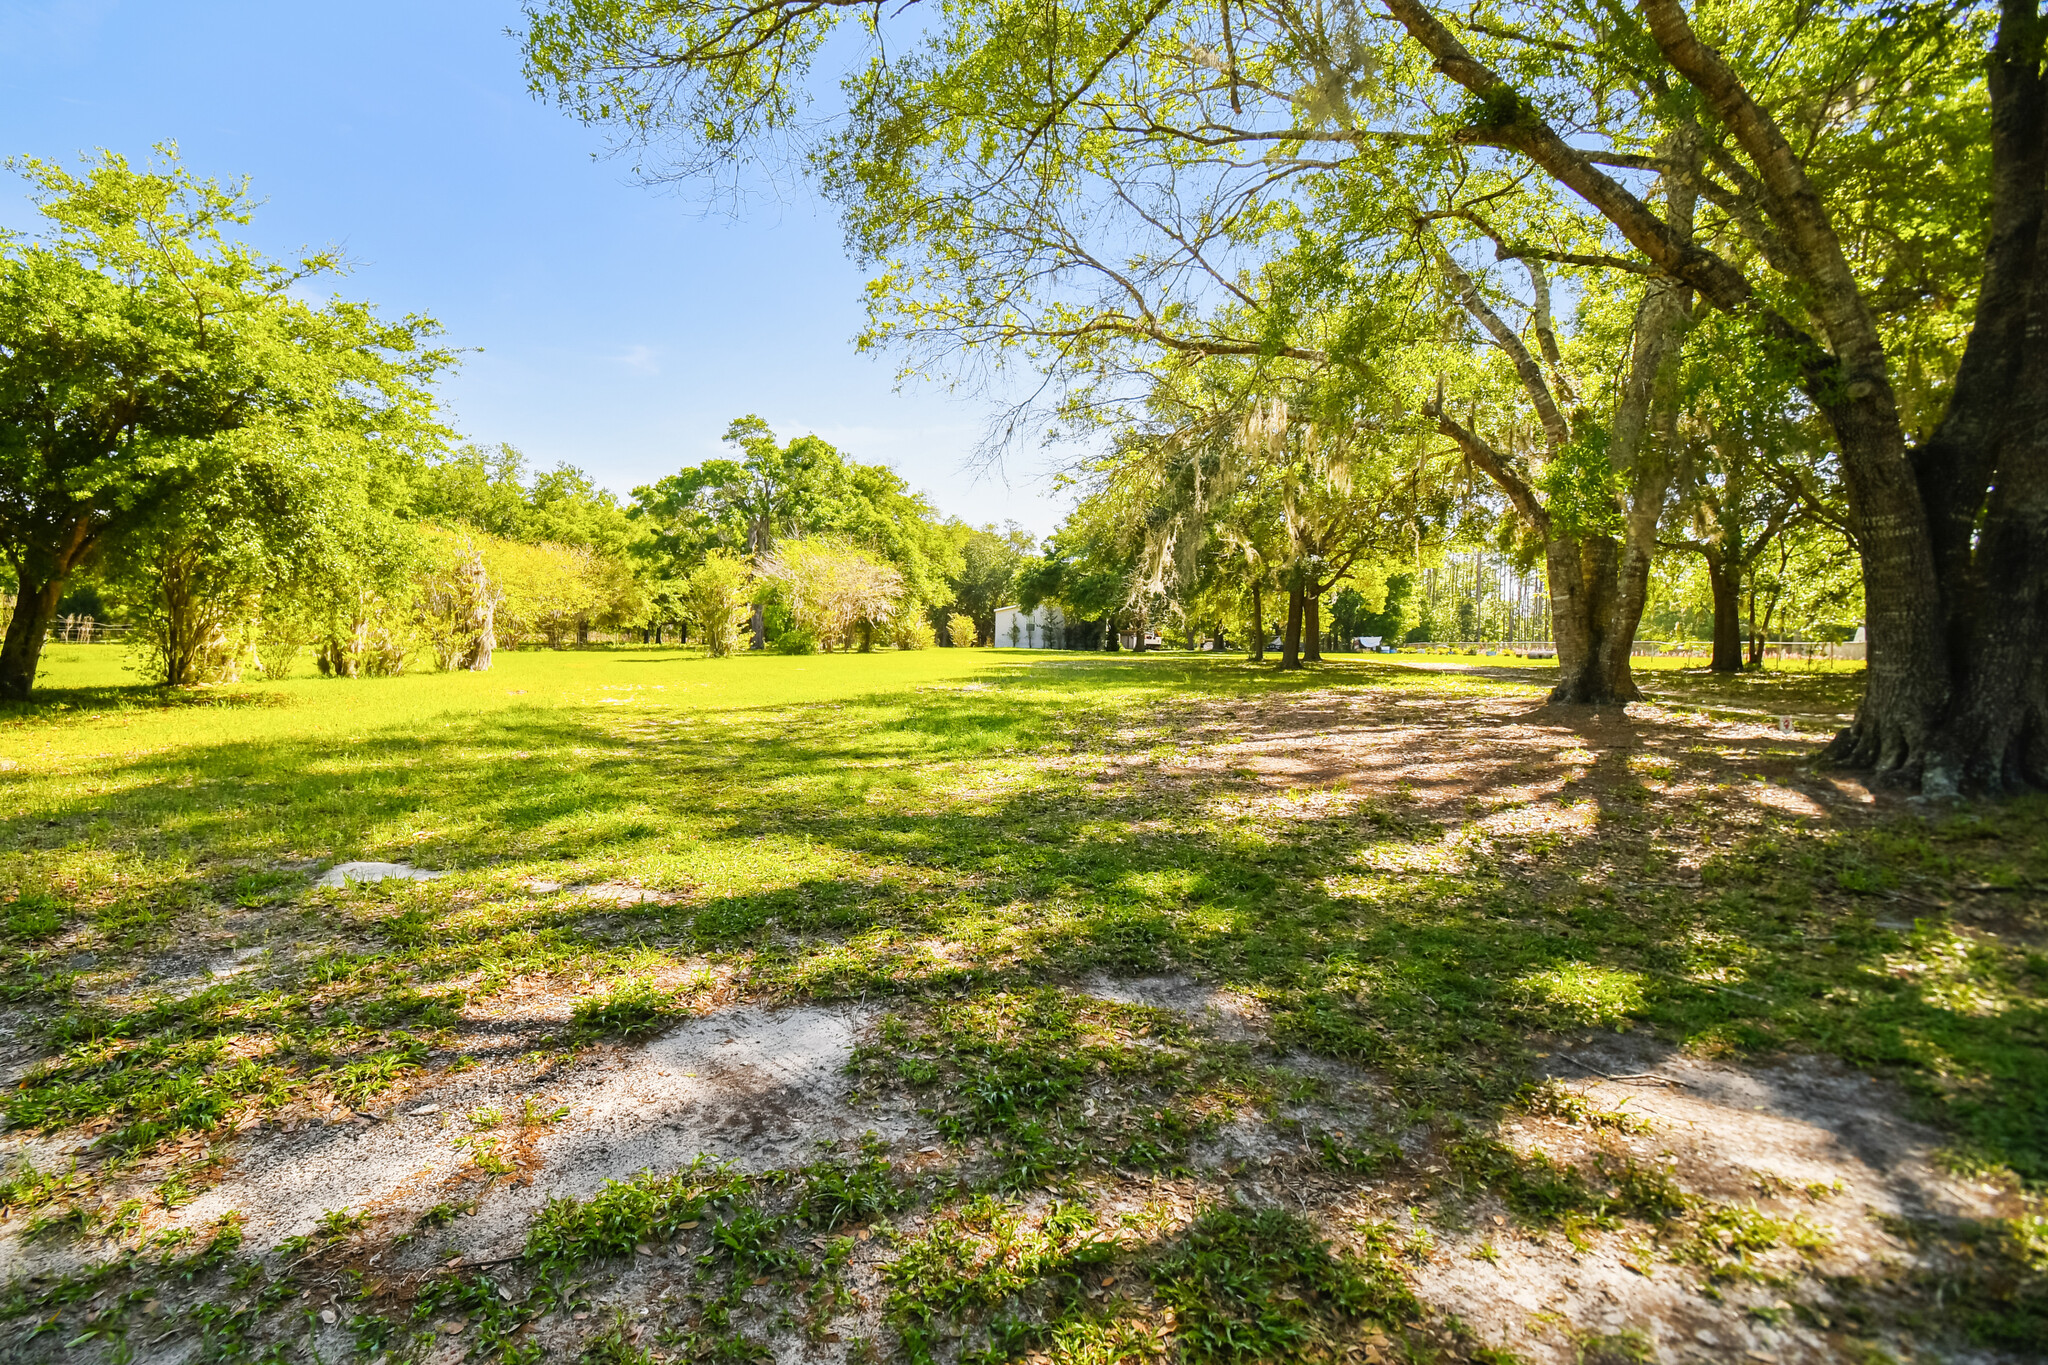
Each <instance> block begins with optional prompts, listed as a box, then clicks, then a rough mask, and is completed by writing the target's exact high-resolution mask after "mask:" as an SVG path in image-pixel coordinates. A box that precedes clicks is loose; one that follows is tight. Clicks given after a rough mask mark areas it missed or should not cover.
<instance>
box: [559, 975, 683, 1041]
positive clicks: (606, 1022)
mask: <svg viewBox="0 0 2048 1365" xmlns="http://www.w3.org/2000/svg"><path fill="white" fill-rule="evenodd" d="M678 1017H679V1016H678V1015H677V1013H676V992H675V991H673V990H670V989H665V988H663V987H661V986H657V985H655V984H654V983H653V982H652V981H649V980H646V979H644V978H639V979H634V978H629V979H627V980H624V981H620V982H618V983H616V984H614V985H612V986H611V987H610V988H608V989H607V990H606V992H605V993H604V994H603V995H601V996H597V997H595V998H593V999H588V1000H579V1001H577V1002H576V1007H575V1008H574V1009H573V1010H571V1011H570V1014H569V1025H570V1028H571V1030H572V1031H573V1033H574V1034H575V1035H576V1037H577V1038H578V1039H579V1040H580V1041H589V1040H592V1039H597V1038H637V1037H641V1036H643V1035H646V1034H649V1033H658V1032H660V1031H661V1030H662V1029H663V1028H666V1027H667V1026H668V1025H669V1024H670V1023H672V1022H674V1021H675V1020H676V1019H677V1018H678Z"/></svg>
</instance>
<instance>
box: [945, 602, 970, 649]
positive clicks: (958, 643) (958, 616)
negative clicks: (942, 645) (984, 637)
mask: <svg viewBox="0 0 2048 1365" xmlns="http://www.w3.org/2000/svg"><path fill="white" fill-rule="evenodd" d="M946 643H947V644H949V645H951V646H953V648H955V649H965V648H967V646H969V645H971V644H973V643H974V618H973V617H972V616H969V615H967V614H966V613H965V612H958V611H956V612H954V613H953V614H952V615H950V616H948V617H947V618H946Z"/></svg>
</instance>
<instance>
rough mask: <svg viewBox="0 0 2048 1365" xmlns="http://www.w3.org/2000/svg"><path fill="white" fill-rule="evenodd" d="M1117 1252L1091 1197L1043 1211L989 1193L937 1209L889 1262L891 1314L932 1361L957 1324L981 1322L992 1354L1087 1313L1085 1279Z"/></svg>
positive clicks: (909, 1344) (1043, 1337)
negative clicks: (1087, 1202) (1035, 1213)
mask: <svg viewBox="0 0 2048 1365" xmlns="http://www.w3.org/2000/svg"><path fill="white" fill-rule="evenodd" d="M1115 1257H1116V1243H1115V1242H1114V1241H1111V1240H1110V1239H1108V1238H1106V1237H1104V1236H1103V1235H1102V1234H1101V1232H1100V1231H1099V1230H1098V1228H1097V1226H1096V1219H1095V1216H1094V1215H1093V1214H1091V1213H1090V1212H1089V1211H1088V1210H1087V1209H1086V1208H1085V1207H1083V1206H1079V1205H1074V1204H1062V1203H1058V1202H1055V1203H1053V1204H1051V1205H1049V1206H1048V1207H1047V1208H1046V1209H1045V1210H1044V1212H1043V1214H1042V1216H1040V1217H1036V1218H1034V1217H1032V1216H1031V1215H1029V1214H1027V1213H1026V1212H1025V1211H1024V1210H1023V1209H1022V1208H1019V1207H1018V1206H1016V1205H1014V1204H1010V1203H1007V1202H1005V1201H1003V1200H1000V1199H997V1198H995V1197H993V1196H991V1195H981V1196H978V1197H976V1198H974V1199H972V1200H969V1201H968V1202H967V1203H966V1204H964V1205H963V1206H961V1207H958V1208H954V1209H949V1210H946V1211H945V1212H944V1213H942V1214H940V1215H939V1216H937V1217H936V1218H934V1219H933V1220H932V1225H931V1227H930V1228H929V1229H928V1230H927V1231H926V1232H925V1233H924V1234H923V1235H921V1236H918V1237H915V1238H911V1239H909V1240H908V1241H907V1242H906V1243H905V1244H904V1245H903V1246H902V1249H901V1251H900V1253H899V1254H898V1255H897V1256H896V1257H895V1258H894V1259H893V1260H891V1261H889V1262H888V1263H887V1264H886V1265H884V1266H883V1268H882V1278H883V1281H884V1282H885V1283H886V1284H887V1285H888V1286H889V1297H888V1300H887V1303H886V1305H885V1307H884V1314H885V1317H886V1320H887V1321H888V1323H889V1325H890V1326H892V1327H894V1328H895V1329H896V1331H897V1333H898V1335H899V1337H900V1338H901V1340H902V1344H903V1349H904V1353H905V1354H906V1355H907V1356H908V1357H909V1358H910V1359H911V1360H913V1361H925V1362H929V1361H931V1360H932V1359H933V1358H934V1351H935V1349H936V1348H937V1347H938V1345H939V1344H940V1342H941V1341H942V1340H943V1339H944V1337H945V1336H946V1335H947V1334H948V1328H949V1327H950V1328H951V1329H953V1333H955V1334H957V1332H958V1330H959V1329H960V1328H961V1327H963V1326H966V1325H968V1324H972V1323H976V1322H980V1323H983V1324H985V1325H986V1328H987V1331H988V1333H989V1342H990V1347H991V1354H993V1353H994V1351H995V1349H996V1347H997V1344H998V1343H999V1342H1002V1343H1007V1344H1008V1345H1009V1346H1010V1347H1011V1348H1012V1349H1028V1348H1029V1347H1031V1346H1034V1345H1042V1344H1044V1343H1045V1342H1047V1341H1049V1340H1050V1339H1052V1337H1053V1336H1054V1335H1055V1333H1056V1332H1058V1331H1059V1330H1060V1328H1061V1327H1062V1326H1063V1325H1065V1324H1068V1323H1072V1322H1073V1321H1075V1320H1076V1319H1077V1318H1081V1317H1083V1316H1084V1311H1085V1308H1084V1301H1083V1299H1082V1294H1081V1290H1082V1283H1083V1280H1084V1279H1087V1278H1099V1277H1100V1275H1101V1272H1102V1270H1103V1268H1105V1267H1106V1266H1107V1265H1108V1264H1109V1263H1110V1262H1111V1261H1112V1260H1114V1259H1115ZM999 1310H1009V1311H1008V1312H1004V1313H1003V1315H1002V1316H995V1314H996V1313H997V1312H998V1311H999Z"/></svg>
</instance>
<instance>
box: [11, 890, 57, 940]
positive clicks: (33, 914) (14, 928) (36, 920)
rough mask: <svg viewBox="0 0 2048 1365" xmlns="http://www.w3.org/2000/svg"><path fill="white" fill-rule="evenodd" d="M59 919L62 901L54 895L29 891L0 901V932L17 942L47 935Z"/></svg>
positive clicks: (39, 938) (40, 938) (52, 930)
mask: <svg viewBox="0 0 2048 1365" xmlns="http://www.w3.org/2000/svg"><path fill="white" fill-rule="evenodd" d="M63 922H64V920H63V915H62V902H60V901H59V900H57V898H56V897H54V896H48V895H44V894H42V893H40V892H34V891H31V892H25V893H23V894H21V895H17V896H16V897H15V898H14V899H13V900H10V901H7V902H5V903H4V904H0V934H4V935H5V936H6V937H8V938H10V939H13V940H14V941H15V942H17V943H34V942H37V941H39V940H42V939H46V938H49V937H50V936H51V935H53V934H55V933H56V932H57V930H58V928H59V927H61V926H62V924H63Z"/></svg>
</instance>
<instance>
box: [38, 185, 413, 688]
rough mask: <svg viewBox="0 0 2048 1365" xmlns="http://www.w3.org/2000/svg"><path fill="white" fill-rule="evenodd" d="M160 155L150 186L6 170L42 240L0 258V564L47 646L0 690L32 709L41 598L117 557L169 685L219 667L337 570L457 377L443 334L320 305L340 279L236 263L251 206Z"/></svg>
mask: <svg viewBox="0 0 2048 1365" xmlns="http://www.w3.org/2000/svg"><path fill="white" fill-rule="evenodd" d="M164 155H165V158H166V159H165V163H164V164H163V165H162V167H161V168H150V169H142V170H138V169H136V168H135V167H133V166H131V165H130V164H129V163H128V162H127V161H126V160H125V159H123V158H121V157H119V156H117V155H115V154H113V153H105V152H103V153H102V154H101V155H100V156H99V158H98V159H97V160H96V161H94V162H92V163H91V164H89V165H88V167H87V168H86V170H85V172H84V174H82V175H79V174H74V173H72V172H70V171H67V170H65V169H63V168H62V167H60V166H58V165H56V164H54V163H51V162H46V161H39V160H35V159H33V158H24V159H21V160H18V161H16V162H13V163H11V165H12V168H13V169H15V170H17V171H19V172H20V173H22V174H23V175H25V176H26V177H28V178H29V179H30V180H31V181H32V182H33V183H34V185H35V187H36V191H37V195H38V206H39V208H40V210H41V212H42V214H43V217H44V219H45V223H46V231H45V233H44V235H43V236H42V237H40V238H26V237H21V238H12V239H10V240H9V241H7V242H6V243H5V244H4V247H0V337H4V338H5V339H6V344H5V346H4V347H0V352H4V358H0V431H4V432H5V433H7V435H6V438H5V439H4V440H0V489H5V490H6V492H7V497H6V498H5V499H4V504H5V506H6V507H7V508H8V509H11V510H9V511H7V512H5V513H4V514H0V548H4V549H5V552H6V557H7V558H8V560H9V561H10V562H11V563H12V564H13V565H14V566H15V568H16V571H17V575H18V576H19V578H20V582H19V583H18V585H17V586H18V587H19V589H20V599H19V602H18V604H17V607H16V611H17V615H18V616H19V615H21V614H22V613H27V614H28V615H26V616H23V617H22V620H23V622H24V623H25V622H27V621H29V620H31V619H33V620H34V623H35V624H34V631H33V634H24V633H23V632H24V631H26V630H27V629H28V628H27V626H26V625H25V624H24V625H23V626H21V627H18V628H14V629H13V633H12V634H11V635H10V639H13V640H16V641H17V643H16V644H15V645H14V646H13V647H11V648H10V649H9V650H8V652H7V656H6V662H5V667H4V669H0V673H4V676H0V689H4V690H5V691H6V692H7V693H8V694H10V695H13V696H16V697H26V696H27V695H28V693H29V689H30V686H31V683H32V681H33V673H34V650H32V649H29V648H27V647H26V645H27V642H28V641H30V640H34V641H36V642H37V643H39V642H40V638H41V628H42V625H43V623H44V616H43V613H44V612H45V611H46V609H47V607H48V606H49V605H50V604H52V603H53V602H54V600H55V599H54V596H53V595H50V594H49V589H50V588H51V587H53V586H55V585H61V584H62V582H63V581H64V580H65V579H66V578H67V577H68V576H69V575H70V574H72V573H73V572H74V571H76V570H78V569H80V568H81V567H83V566H85V565H86V564H87V563H89V562H90V561H91V560H93V559H94V558H96V557H97V556H99V555H101V554H103V553H109V552H112V553H115V554H117V555H124V556H126V557H123V558H120V559H118V560H117V563H118V564H119V566H120V567H121V569H122V571H123V573H125V574H126V575H127V576H128V577H127V579H126V580H124V581H128V582H130V583H131V585H132V587H131V593H130V595H131V596H132V597H133V599H134V601H135V602H136V603H137V604H138V605H140V606H143V607H147V608H148V610H149V612H150V613H151V614H148V615H145V617H144V618H143V619H142V621H141V624H142V625H143V626H144V627H145V628H146V629H145V630H144V631H143V638H144V639H145V640H146V641H149V642H151V643H150V644H149V646H148V647H149V648H150V649H152V650H153V651H154V653H153V655H152V656H151V657H153V658H154V659H155V661H156V663H155V666H156V667H157V669H158V671H159V672H160V673H162V674H163V675H164V677H165V678H166V679H167V680H169V681H172V682H182V681H190V680H193V670H194V667H195V664H194V659H195V658H197V659H198V660H199V663H198V664H197V665H196V666H197V667H198V670H199V672H200V673H202V674H203V673H205V672H207V671H209V670H211V669H215V668H217V666H218V659H217V657H216V656H218V655H219V654H220V646H219V645H217V644H216V643H214V637H215V636H216V635H217V634H218V633H219V632H220V630H221V628H222V623H223V620H224V619H226V617H225V616H223V615H222V613H229V614H231V613H232V604H234V603H237V602H240V603H246V602H248V601H250V600H252V599H253V598H254V597H255V596H256V595H257V594H259V593H261V592H265V591H286V590H288V586H289V584H290V583H291V582H292V581H294V580H295V579H296V578H298V577H301V576H303V574H304V573H305V572H310V569H311V566H312V565H313V564H314V563H315V562H316V561H319V560H321V559H322V558H323V557H326V558H329V559H331V558H332V557H333V556H334V555H335V554H338V553H340V550H339V548H338V547H340V546H341V545H343V544H344V543H345V542H346V541H348V539H349V538H350V535H351V529H352V526H353V524H354V523H356V522H360V521H361V520H362V519H363V518H364V517H370V518H372V519H374V517H375V516H376V515H377V514H376V512H375V510H374V509H375V507H376V505H377V501H378V499H379V498H380V497H383V496H384V494H383V492H382V490H384V489H387V488H390V487H394V486H395V487H397V488H402V487H403V486H404V476H405V472H406V471H407V470H408V469H409V468H412V467H414V466H416V464H417V462H418V460H419V458H420V455H421V452H422V450H423V449H426V448H431V447H432V446H433V445H435V444H436V443H437V442H438V441H439V440H440V438H441V431H440V428H439V427H437V426H436V425H435V424H434V422H433V410H432V403H431V399H430V397H429V393H428V385H429V384H430V383H431V382H432V380H433V378H434V377H435V375H436V374H438V373H439V372H440V371H441V370H443V369H445V368H446V367H447V365H448V364H449V363H450V362H451V361H452V355H451V353H449V352H447V351H442V350H435V349H431V348H429V347H428V346H427V345H426V342H427V340H428V339H429V338H431V337H432V336H433V335H434V333H435V331H436V330H437V329H436V327H435V324H434V323H433V322H432V321H431V320H429V319H426V318H421V317H407V318H405V319H403V320H401V321H398V322H395V323H394V322H386V321H383V320H381V319H379V318H378V317H377V316H376V314H375V313H374V312H373V311H372V310H371V309H370V308H369V307H367V306H365V305H362V304H356V303H350V302H347V301H344V300H339V299H336V300H333V301H330V302H328V303H325V304H315V303H312V302H308V301H307V299H306V293H307V286H308V284H309V283H310V282H312V281H314V280H317V279H319V278H321V277H323V276H326V275H330V274H333V273H335V272H337V271H338V270H339V269H340V268H341V261H340V258H339V257H338V256H336V255H334V254H333V253H331V252H326V253H319V254H315V255H312V256H308V257H306V258H304V259H302V260H300V261H298V262H296V263H294V264H290V265H287V264H283V263H279V262H274V261H271V260H268V259H266V258H264V257H262V256H260V255H258V254H257V253H255V252H254V251H253V250H251V249H250V248H248V247H247V246H246V245H244V244H242V243H239V242H236V241H234V240H232V239H231V238H230V236H229V233H230V232H231V231H232V230H233V229H235V228H237V227H240V226H243V225H246V224H247V223H248V221H249V215H250V211H251V209H252V208H253V204H254V201H253V200H252V199H251V198H250V197H249V195H248V193H247V190H246V187H244V186H240V185H234V186H223V185H221V184H220V183H218V182H216V181H212V180H204V179H199V178H196V177H194V176H192V175H190V174H189V173H188V172H186V171H185V170H184V169H183V167H182V166H180V165H179V164H178V162H177V159H176V154H175V151H174V150H172V149H164ZM245 501H246V502H248V503H249V504H250V505H249V507H248V510H247V514H246V515H245V514H244V512H243V510H242V504H243V503H244V502H245ZM343 510H347V511H348V512H350V515H344V516H337V515H336V513H337V512H339V511H343ZM223 513H226V514H227V515H222V514H223ZM279 513H283V515H282V516H279V515H277V514H279ZM124 542H132V546H131V548H132V554H130V553H128V552H127V551H124V550H123V549H122V546H123V543H124ZM222 599H224V600H222ZM195 604H196V609H197V614H196V615H195V614H194V611H195ZM209 659H212V660H213V662H209V661H208V660H209Z"/></svg>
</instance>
